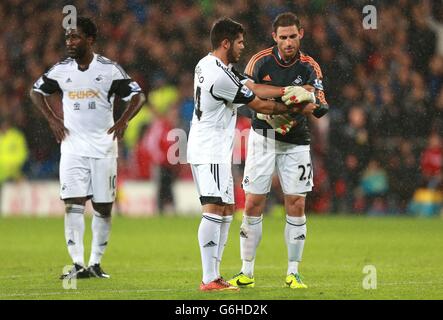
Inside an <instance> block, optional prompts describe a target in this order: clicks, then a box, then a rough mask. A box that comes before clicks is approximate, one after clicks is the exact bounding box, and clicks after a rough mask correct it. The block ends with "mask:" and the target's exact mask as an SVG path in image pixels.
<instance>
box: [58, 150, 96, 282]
mask: <svg viewBox="0 0 443 320" xmlns="http://www.w3.org/2000/svg"><path fill="white" fill-rule="evenodd" d="M60 186H61V188H60V197H61V199H62V200H63V201H64V202H65V223H64V225H65V239H66V245H67V247H68V252H69V255H70V256H71V258H72V261H73V264H74V267H73V268H72V269H71V271H70V272H68V273H66V274H63V275H62V276H61V279H65V278H71V277H74V276H75V277H78V278H82V277H86V275H87V272H86V270H85V269H84V265H85V264H84V246H83V236H84V232H85V222H84V211H85V203H86V200H87V196H88V195H89V193H88V191H89V186H90V172H89V168H88V164H87V162H86V161H85V158H83V157H78V156H73V155H69V154H62V156H61V159H60Z"/></svg>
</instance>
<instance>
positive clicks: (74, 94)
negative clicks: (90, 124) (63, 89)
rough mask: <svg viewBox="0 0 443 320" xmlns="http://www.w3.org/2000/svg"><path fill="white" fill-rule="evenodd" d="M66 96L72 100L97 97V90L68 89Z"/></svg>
mask: <svg viewBox="0 0 443 320" xmlns="http://www.w3.org/2000/svg"><path fill="white" fill-rule="evenodd" d="M68 97H69V99H73V100H74V99H75V100H78V99H90V98H98V97H99V92H98V91H94V90H81V91H69V92H68Z"/></svg>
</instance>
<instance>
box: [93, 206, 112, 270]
mask: <svg viewBox="0 0 443 320" xmlns="http://www.w3.org/2000/svg"><path fill="white" fill-rule="evenodd" d="M91 229H92V246H91V257H90V258H89V266H93V265H94V264H100V262H101V259H102V256H103V254H104V253H105V249H106V246H107V245H108V240H109V234H110V233H111V216H104V215H102V214H100V213H99V212H97V211H95V210H94V214H93V216H92V224H91Z"/></svg>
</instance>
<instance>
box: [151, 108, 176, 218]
mask: <svg viewBox="0 0 443 320" xmlns="http://www.w3.org/2000/svg"><path fill="white" fill-rule="evenodd" d="M177 124H178V108H177V107H176V106H173V107H171V108H169V110H168V111H167V112H166V113H164V114H161V115H159V117H158V118H157V119H155V120H154V121H153V123H152V125H151V126H150V128H149V129H148V130H147V131H146V133H145V136H144V137H143V141H142V143H143V144H145V148H146V150H149V154H150V158H151V159H152V163H153V164H154V165H155V166H156V168H155V169H156V173H155V180H156V186H157V207H158V212H159V213H174V212H175V205H174V190H173V183H174V180H175V179H176V176H177V171H178V169H179V166H178V165H177V164H178V163H173V162H172V161H173V159H172V157H174V156H177V155H176V154H172V153H171V150H172V149H170V147H171V146H172V145H173V144H174V143H175V142H176V141H171V140H170V138H168V134H169V133H170V131H171V130H173V129H175V128H176V127H177Z"/></svg>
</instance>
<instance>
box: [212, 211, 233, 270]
mask: <svg viewBox="0 0 443 320" xmlns="http://www.w3.org/2000/svg"><path fill="white" fill-rule="evenodd" d="M231 222H232V216H224V217H223V220H222V224H221V226H220V240H219V242H218V243H219V244H218V254H217V262H216V270H217V276H218V277H219V278H220V277H221V274H220V264H221V261H222V257H223V251H224V250H225V246H226V242H227V241H228V235H229V227H230V226H231Z"/></svg>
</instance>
